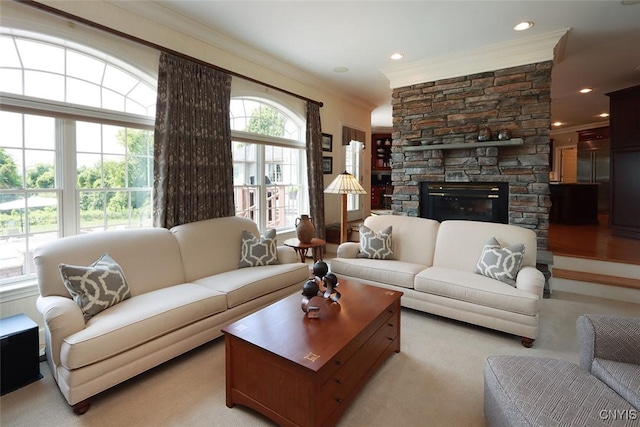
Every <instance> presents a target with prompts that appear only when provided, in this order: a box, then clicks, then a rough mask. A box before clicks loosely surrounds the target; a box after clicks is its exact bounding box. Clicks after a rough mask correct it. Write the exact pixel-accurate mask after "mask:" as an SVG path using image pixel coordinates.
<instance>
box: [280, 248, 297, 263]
mask: <svg viewBox="0 0 640 427" xmlns="http://www.w3.org/2000/svg"><path fill="white" fill-rule="evenodd" d="M277 252H278V261H279V262H280V264H295V263H296V262H300V260H299V259H298V254H296V251H294V250H293V249H291V248H290V247H289V246H278V248H277Z"/></svg>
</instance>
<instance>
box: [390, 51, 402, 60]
mask: <svg viewBox="0 0 640 427" xmlns="http://www.w3.org/2000/svg"><path fill="white" fill-rule="evenodd" d="M389 58H391V59H393V60H394V61H397V60H398V59H402V58H404V55H403V54H401V53H399V52H398V53H394V54H392V55H391V56H390V57H389Z"/></svg>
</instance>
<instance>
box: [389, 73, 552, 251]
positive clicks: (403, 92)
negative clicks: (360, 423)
mask: <svg viewBox="0 0 640 427" xmlns="http://www.w3.org/2000/svg"><path fill="white" fill-rule="evenodd" d="M551 67H552V61H545V62H539V63H535V64H528V65H522V66H518V67H511V68H505V69H501V70H496V71H491V72H483V73H478V74H473V75H468V76H462V77H455V78H450V79H444V80H438V81H434V82H426V83H419V84H414V85H411V86H407V87H400V88H395V89H393V101H392V103H393V146H392V157H391V167H392V175H391V179H392V184H393V186H394V194H393V196H392V209H393V211H394V213H397V214H403V215H409V216H423V215H424V214H421V212H420V210H421V202H422V205H423V206H424V205H425V203H424V202H423V201H422V200H421V198H422V197H425V196H424V194H423V192H421V185H422V186H423V187H424V186H425V185H423V184H422V183H430V184H433V183H492V184H497V183H501V184H504V185H506V187H507V190H506V193H503V194H506V195H507V196H506V198H507V201H508V205H507V215H506V222H508V223H509V224H514V225H519V226H522V227H526V228H530V229H533V230H535V232H536V233H537V236H538V248H540V249H546V248H547V241H548V228H549V208H550V205H551V202H550V198H549V170H550V167H549V149H550V144H549V135H550V126H551V123H550V122H551V111H550V110H551V95H550V86H551ZM485 125H486V126H488V127H489V128H490V129H491V131H492V132H493V138H491V140H490V141H483V142H481V143H479V142H478V141H477V135H478V130H479V128H480V127H481V126H485ZM504 129H506V130H508V131H509V132H510V133H511V136H512V139H511V140H508V141H505V140H502V141H495V140H497V134H498V132H499V131H500V130H504ZM499 222H505V221H499Z"/></svg>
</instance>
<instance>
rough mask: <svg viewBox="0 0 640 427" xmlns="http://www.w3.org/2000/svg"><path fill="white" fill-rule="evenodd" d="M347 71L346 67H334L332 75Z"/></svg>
mask: <svg viewBox="0 0 640 427" xmlns="http://www.w3.org/2000/svg"><path fill="white" fill-rule="evenodd" d="M347 71H349V69H348V68H347V67H335V68H334V69H333V72H334V73H346V72H347Z"/></svg>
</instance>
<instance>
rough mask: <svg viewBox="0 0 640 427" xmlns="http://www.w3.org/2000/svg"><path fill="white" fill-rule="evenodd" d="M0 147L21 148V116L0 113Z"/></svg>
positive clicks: (5, 112)
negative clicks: (0, 130)
mask: <svg viewBox="0 0 640 427" xmlns="http://www.w3.org/2000/svg"><path fill="white" fill-rule="evenodd" d="M0 129H2V132H0V147H22V114H20V113H10V112H8V111H0Z"/></svg>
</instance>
